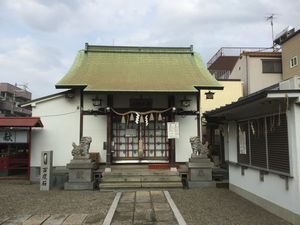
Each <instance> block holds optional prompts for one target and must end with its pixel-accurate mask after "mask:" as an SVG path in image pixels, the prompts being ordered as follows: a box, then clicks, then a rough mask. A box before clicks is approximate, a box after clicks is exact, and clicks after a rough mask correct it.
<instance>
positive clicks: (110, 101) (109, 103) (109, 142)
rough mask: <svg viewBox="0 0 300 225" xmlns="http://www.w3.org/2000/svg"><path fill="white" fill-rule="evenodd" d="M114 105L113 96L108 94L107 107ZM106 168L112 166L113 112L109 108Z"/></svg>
mask: <svg viewBox="0 0 300 225" xmlns="http://www.w3.org/2000/svg"><path fill="white" fill-rule="evenodd" d="M112 106H113V96H112V95H107V107H109V108H111V107H112ZM106 128H107V129H106V132H107V134H106V136H107V138H106V143H107V144H106V146H107V149H106V168H110V165H111V163H112V156H111V154H112V112H111V110H109V112H108V113H107V125H106Z"/></svg>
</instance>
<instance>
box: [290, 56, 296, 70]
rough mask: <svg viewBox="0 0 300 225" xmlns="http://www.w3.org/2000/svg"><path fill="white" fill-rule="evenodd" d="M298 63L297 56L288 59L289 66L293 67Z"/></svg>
mask: <svg viewBox="0 0 300 225" xmlns="http://www.w3.org/2000/svg"><path fill="white" fill-rule="evenodd" d="M297 65H298V57H297V56H294V57H293V58H291V59H290V68H293V67H295V66H297Z"/></svg>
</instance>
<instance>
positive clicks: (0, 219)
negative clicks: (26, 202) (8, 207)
mask: <svg viewBox="0 0 300 225" xmlns="http://www.w3.org/2000/svg"><path fill="white" fill-rule="evenodd" d="M8 219H9V217H8V216H3V217H0V224H2V223H4V222H5V221H6V220H8Z"/></svg>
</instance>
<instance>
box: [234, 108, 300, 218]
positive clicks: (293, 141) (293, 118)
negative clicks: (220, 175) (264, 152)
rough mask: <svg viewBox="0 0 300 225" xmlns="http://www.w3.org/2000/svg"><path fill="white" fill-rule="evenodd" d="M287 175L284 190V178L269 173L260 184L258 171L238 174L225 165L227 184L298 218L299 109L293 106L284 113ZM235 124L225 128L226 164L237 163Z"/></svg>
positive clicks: (251, 170)
mask: <svg viewBox="0 0 300 225" xmlns="http://www.w3.org/2000/svg"><path fill="white" fill-rule="evenodd" d="M287 118H288V132H289V150H290V159H291V161H290V167H291V175H292V177H293V178H289V182H288V185H289V188H288V190H286V187H285V179H283V178H281V177H280V176H279V175H278V174H272V173H269V174H267V175H265V176H264V181H260V176H259V170H255V169H251V168H248V169H246V170H244V172H245V174H244V175H241V167H240V166H235V165H230V166H229V183H230V184H233V185H235V186H237V187H239V188H241V189H244V190H246V191H248V192H250V193H252V194H254V195H256V196H259V197H260V198H263V199H265V200H267V201H269V202H272V203H274V204H276V205H278V206H280V207H283V208H285V209H288V210H289V211H291V212H293V213H296V214H299V215H300V184H299V172H300V154H299V153H300V140H299V137H300V107H299V105H294V107H291V110H290V111H288V112H287ZM234 124H235V123H231V124H230V125H229V137H228V141H229V143H228V146H229V161H231V162H237V139H236V138H237V137H236V127H235V126H234Z"/></svg>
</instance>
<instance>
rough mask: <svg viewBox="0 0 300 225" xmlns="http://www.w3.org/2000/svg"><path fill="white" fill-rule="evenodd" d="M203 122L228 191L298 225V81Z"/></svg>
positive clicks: (248, 98) (234, 105)
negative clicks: (217, 145)
mask: <svg viewBox="0 0 300 225" xmlns="http://www.w3.org/2000/svg"><path fill="white" fill-rule="evenodd" d="M287 82H290V83H291V84H290V85H287ZM295 83H296V84H297V85H294V84H295ZM287 86H290V87H293V88H289V89H286V87H287ZM205 116H206V120H207V121H208V122H207V123H208V126H210V125H209V124H211V126H212V127H218V129H219V132H220V133H221V136H222V137H223V144H224V148H225V160H226V161H227V162H228V164H229V188H230V190H231V191H234V192H236V193H237V194H239V195H241V196H243V197H244V198H246V199H248V200H250V201H252V202H254V203H255V204H258V205H260V206H262V207H264V208H265V209H267V210H269V211H271V212H272V213H274V214H276V215H278V216H280V217H282V218H284V219H286V220H288V221H290V222H292V223H293V224H300V176H299V174H300V139H299V137H300V77H293V78H291V79H289V80H286V81H283V82H281V83H280V84H277V85H274V86H273V87H271V88H267V89H264V90H261V91H259V92H256V93H254V94H251V95H248V96H246V97H243V98H241V99H239V101H237V102H235V103H232V104H230V105H227V106H224V107H221V108H218V109H215V110H212V111H210V112H207V113H206V114H205Z"/></svg>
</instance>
